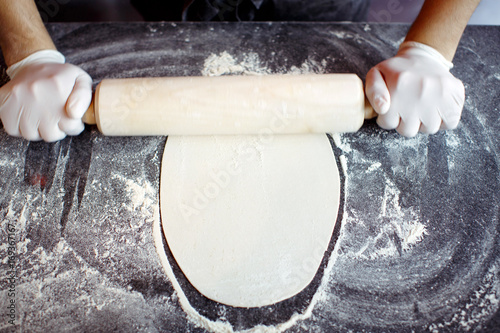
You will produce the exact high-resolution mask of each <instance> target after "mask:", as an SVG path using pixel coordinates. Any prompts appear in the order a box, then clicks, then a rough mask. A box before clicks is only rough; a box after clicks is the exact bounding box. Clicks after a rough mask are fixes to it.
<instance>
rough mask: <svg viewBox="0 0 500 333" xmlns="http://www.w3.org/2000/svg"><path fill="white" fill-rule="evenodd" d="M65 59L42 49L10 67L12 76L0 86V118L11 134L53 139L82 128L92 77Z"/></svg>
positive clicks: (76, 132) (74, 133)
mask: <svg viewBox="0 0 500 333" xmlns="http://www.w3.org/2000/svg"><path fill="white" fill-rule="evenodd" d="M64 62H65V59H64V56H63V55H62V54H61V53H59V52H57V51H54V50H43V51H38V52H35V53H33V54H32V55H30V56H28V57H27V58H25V59H23V60H21V61H19V62H17V63H15V64H14V65H12V66H10V67H9V68H8V69H7V74H8V75H9V77H10V79H11V80H10V81H9V82H8V83H7V84H5V85H4V86H3V87H1V88H0V119H1V121H2V123H3V126H4V128H5V131H6V132H7V133H8V134H10V135H13V136H22V137H24V138H26V139H28V140H34V141H35V140H42V139H43V140H45V141H47V142H52V141H57V140H61V139H63V138H64V137H65V136H66V135H78V134H80V133H81V132H82V131H83V129H84V125H83V122H82V120H81V119H82V116H83V114H84V113H85V111H86V110H87V108H88V106H89V105H90V102H91V100H92V78H91V77H90V76H89V75H88V74H87V73H86V72H85V71H83V70H82V69H80V68H79V67H77V66H74V65H71V64H65V63H64Z"/></svg>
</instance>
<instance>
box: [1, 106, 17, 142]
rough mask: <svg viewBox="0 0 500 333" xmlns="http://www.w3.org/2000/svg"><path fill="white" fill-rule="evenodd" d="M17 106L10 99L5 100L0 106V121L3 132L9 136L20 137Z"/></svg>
mask: <svg viewBox="0 0 500 333" xmlns="http://www.w3.org/2000/svg"><path fill="white" fill-rule="evenodd" d="M19 108H20V106H19V105H16V103H15V101H13V100H12V99H10V98H5V99H4V102H3V103H2V104H1V105H0V119H1V121H2V125H3V128H4V129H5V132H7V134H9V135H11V136H21V132H20V131H19V122H20V113H19Z"/></svg>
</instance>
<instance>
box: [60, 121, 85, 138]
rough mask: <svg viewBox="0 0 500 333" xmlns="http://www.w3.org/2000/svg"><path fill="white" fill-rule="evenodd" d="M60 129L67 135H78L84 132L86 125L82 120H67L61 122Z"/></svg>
mask: <svg viewBox="0 0 500 333" xmlns="http://www.w3.org/2000/svg"><path fill="white" fill-rule="evenodd" d="M59 128H60V129H61V131H63V132H64V133H66V134H67V135H78V134H80V133H82V132H83V130H84V129H85V125H84V124H83V122H82V120H81V119H71V118H65V119H61V120H60V121H59Z"/></svg>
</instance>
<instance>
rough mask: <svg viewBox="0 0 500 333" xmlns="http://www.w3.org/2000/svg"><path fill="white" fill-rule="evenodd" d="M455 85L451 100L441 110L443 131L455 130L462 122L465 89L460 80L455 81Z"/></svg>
mask: <svg viewBox="0 0 500 333" xmlns="http://www.w3.org/2000/svg"><path fill="white" fill-rule="evenodd" d="M455 80H456V81H455V82H454V83H455V85H454V87H453V89H452V93H451V94H450V96H449V98H448V99H447V100H446V102H445V103H443V107H442V108H440V109H439V112H440V115H441V119H442V120H443V123H442V125H441V128H442V129H455V128H457V126H458V123H459V122H460V117H461V116H462V109H463V107H464V102H465V88H464V86H463V84H462V82H461V81H460V80H457V79H455Z"/></svg>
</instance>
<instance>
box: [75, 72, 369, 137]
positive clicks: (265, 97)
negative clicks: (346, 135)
mask: <svg viewBox="0 0 500 333" xmlns="http://www.w3.org/2000/svg"><path fill="white" fill-rule="evenodd" d="M366 105H367V107H366V108H365V97H364V92H363V84H362V82H361V80H360V79H359V78H358V76H357V75H355V74H312V75H263V76H220V77H164V78H132V79H109V80H103V81H102V82H101V83H100V84H99V85H98V86H97V88H96V91H95V96H94V101H93V103H92V105H91V107H90V108H89V110H88V111H87V113H86V114H85V116H84V117H83V120H84V122H85V123H88V124H97V126H98V128H99V130H100V131H101V132H102V133H103V134H105V135H126V136H128V135H220V134H260V133H265V134H269V133H272V134H298V133H337V132H354V131H357V130H358V129H359V128H360V127H361V125H362V124H363V121H364V119H365V118H371V117H373V110H372V109H371V107H369V104H368V103H366Z"/></svg>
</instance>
